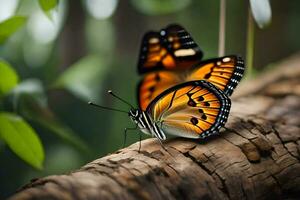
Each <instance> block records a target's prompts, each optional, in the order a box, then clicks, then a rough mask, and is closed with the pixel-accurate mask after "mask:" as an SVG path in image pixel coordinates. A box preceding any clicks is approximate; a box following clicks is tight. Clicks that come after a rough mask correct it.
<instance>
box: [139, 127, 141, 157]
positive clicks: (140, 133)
mask: <svg viewBox="0 0 300 200" xmlns="http://www.w3.org/2000/svg"><path fill="white" fill-rule="evenodd" d="M139 135H140V143H139V153H140V151H141V148H142V133H141V132H140V131H139Z"/></svg>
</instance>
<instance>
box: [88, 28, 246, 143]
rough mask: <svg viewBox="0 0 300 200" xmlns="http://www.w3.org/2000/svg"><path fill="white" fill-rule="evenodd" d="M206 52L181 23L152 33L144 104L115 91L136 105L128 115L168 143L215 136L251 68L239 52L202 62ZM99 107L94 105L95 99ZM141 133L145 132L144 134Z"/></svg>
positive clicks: (144, 60) (144, 58) (145, 49)
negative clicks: (175, 139) (176, 138)
mask: <svg viewBox="0 0 300 200" xmlns="http://www.w3.org/2000/svg"><path fill="white" fill-rule="evenodd" d="M202 57H203V52H202V50H201V49H200V48H199V46H198V45H197V44H196V43H195V41H194V40H193V39H192V37H191V35H190V34H189V33H188V32H187V31H186V30H185V29H184V28H183V27H181V26H180V25H177V24H171V25H169V26H167V27H166V28H164V29H161V30H160V31H159V32H155V31H150V32H147V33H146V34H145V35H144V37H143V39H142V45H141V49H140V56H139V61H138V73H139V74H141V75H143V78H142V80H141V81H140V83H139V84H138V87H137V93H138V95H137V96H138V103H139V108H137V109H136V108H134V106H132V105H131V104H130V103H128V102H127V101H125V100H124V99H122V98H120V97H118V96H117V95H115V94H114V93H112V92H111V91H109V93H110V94H111V95H113V96H114V97H116V98H118V99H119V100H121V101H122V102H124V103H126V104H127V105H129V106H130V107H131V109H130V110H129V112H127V111H122V110H117V109H114V108H107V107H103V106H98V107H101V108H104V109H109V110H115V111H120V112H124V113H128V115H129V117H130V118H131V120H132V121H133V122H134V123H135V124H136V127H134V128H127V129H125V140H126V133H127V131H128V130H135V129H137V128H139V129H140V130H141V131H142V132H144V133H146V134H150V135H152V136H154V137H156V138H157V139H158V141H159V142H160V143H161V144H162V141H163V140H165V139H166V138H167V136H166V135H167V134H170V135H175V136H180V137H185V138H205V137H207V136H210V135H215V134H217V133H218V132H219V129H220V128H221V127H223V126H224V125H225V123H226V121H227V118H228V115H229V111H230V107H231V100H230V98H229V96H230V95H231V94H232V92H233V90H234V89H235V87H236V86H237V84H238V83H239V81H240V80H241V78H242V76H243V73H244V71H245V67H244V61H243V60H242V59H241V58H240V57H238V56H235V55H231V56H225V57H221V58H214V59H209V60H205V61H202ZM90 104H92V105H95V104H93V103H90ZM140 136H141V135H140Z"/></svg>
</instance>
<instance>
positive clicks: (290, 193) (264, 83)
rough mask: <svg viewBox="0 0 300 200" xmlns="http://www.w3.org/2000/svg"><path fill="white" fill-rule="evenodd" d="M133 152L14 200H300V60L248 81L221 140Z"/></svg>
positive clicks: (149, 144) (40, 184)
mask: <svg viewBox="0 0 300 200" xmlns="http://www.w3.org/2000/svg"><path fill="white" fill-rule="evenodd" d="M165 145H166V147H167V150H164V149H162V148H161V147H160V145H159V144H158V143H157V141H155V140H154V139H147V140H144V141H142V149H141V152H138V151H137V150H138V148H139V144H138V143H136V144H133V145H131V146H129V147H127V148H125V149H121V150H119V151H117V152H116V153H114V154H111V155H108V156H105V157H103V158H99V159H97V160H94V161H93V162H91V163H88V164H86V165H85V166H83V167H82V168H81V169H78V170H77V171H74V172H71V173H69V174H66V175H54V176H48V177H45V178H41V179H37V180H33V181H32V182H31V183H29V184H27V185H26V186H24V187H23V188H22V189H20V191H18V192H17V193H16V194H15V195H14V196H12V197H11V199H13V200H15V199H216V200H217V199H222V200H223V199H300V55H296V56H294V57H293V58H291V59H289V61H286V62H283V63H282V64H281V65H280V66H279V67H278V68H277V69H276V70H274V71H272V72H270V73H269V72H268V73H267V74H264V75H262V76H261V77H258V79H257V80H255V81H248V82H247V81H245V82H244V83H243V84H242V86H240V87H239V88H238V90H237V91H236V94H235V96H234V97H233V107H232V110H231V115H230V118H229V121H228V123H227V124H226V128H225V130H223V131H222V132H221V134H220V136H217V137H212V138H209V139H207V140H204V141H195V140H188V139H182V138H179V139H172V140H169V141H167V142H166V143H165Z"/></svg>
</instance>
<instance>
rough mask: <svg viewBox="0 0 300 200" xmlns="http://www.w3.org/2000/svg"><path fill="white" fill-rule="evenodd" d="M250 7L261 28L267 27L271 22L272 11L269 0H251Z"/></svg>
mask: <svg viewBox="0 0 300 200" xmlns="http://www.w3.org/2000/svg"><path fill="white" fill-rule="evenodd" d="M250 7H251V12H252V15H253V18H254V20H255V22H256V23H257V25H258V27H259V28H261V29H262V28H265V27H267V26H268V25H269V24H270V23H271V20H272V11H271V6H270V1H269V0H250Z"/></svg>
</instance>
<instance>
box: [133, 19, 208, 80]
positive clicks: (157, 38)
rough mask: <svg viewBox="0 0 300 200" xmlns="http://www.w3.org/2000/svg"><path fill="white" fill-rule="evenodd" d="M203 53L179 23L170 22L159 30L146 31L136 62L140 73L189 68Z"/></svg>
mask: <svg viewBox="0 0 300 200" xmlns="http://www.w3.org/2000/svg"><path fill="white" fill-rule="evenodd" d="M202 56H203V53H202V51H201V50H200V48H199V47H198V45H197V44H196V43H195V42H194V40H193V39H192V37H191V36H190V34H189V33H188V32H187V31H186V30H185V29H184V28H183V27H181V26H180V25H176V24H172V25H169V26H168V27H167V28H165V29H162V30H160V32H154V31H150V32H147V33H146V34H145V35H144V37H143V39H142V45H141V50H140V58H139V62H138V71H139V73H140V74H142V73H146V72H150V71H155V70H162V69H169V70H178V69H184V68H190V67H191V66H192V65H193V64H196V63H197V62H199V61H200V60H201V59H202Z"/></svg>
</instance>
